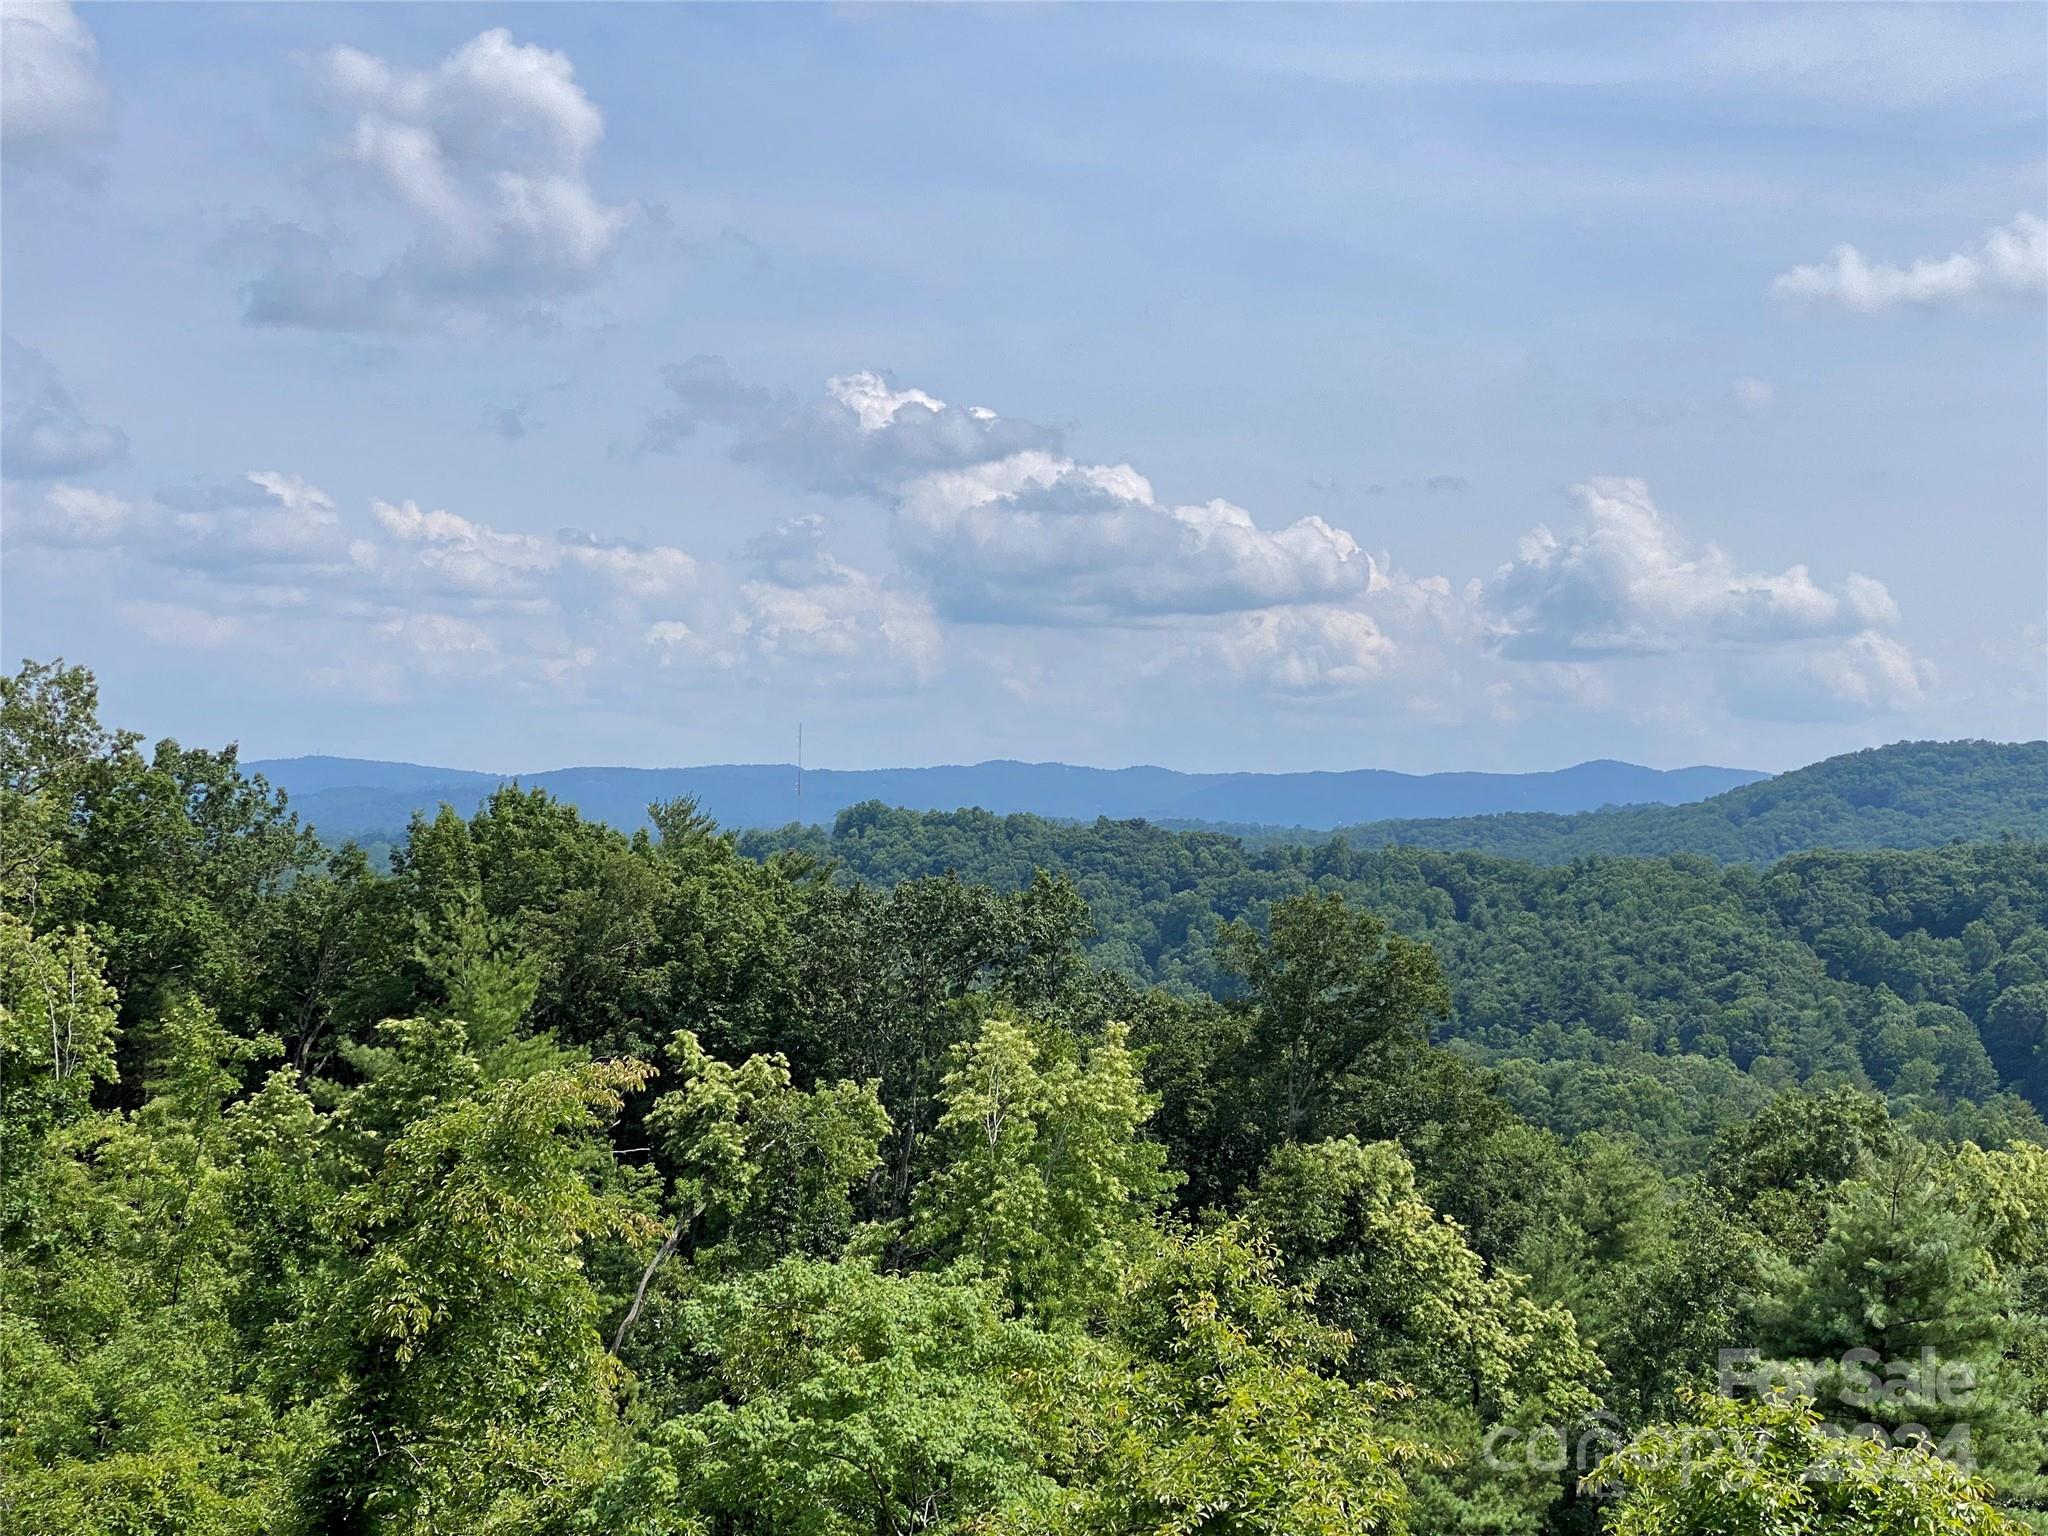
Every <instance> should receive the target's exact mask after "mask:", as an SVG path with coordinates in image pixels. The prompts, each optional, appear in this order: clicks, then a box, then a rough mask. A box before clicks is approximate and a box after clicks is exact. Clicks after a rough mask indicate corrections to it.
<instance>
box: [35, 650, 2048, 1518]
mask: <svg viewBox="0 0 2048 1536" xmlns="http://www.w3.org/2000/svg"><path fill="white" fill-rule="evenodd" d="M650 820H651V822H652V830H643V831H640V832H638V833H635V834H633V835H631V836H628V835H626V834H624V833H621V832H619V831H617V830H614V829H612V828H609V827H606V826H603V825H600V824H597V823H593V822H590V821H586V820H584V819H583V818H582V817H581V816H579V815H578V814H577V813H576V812H575V811H574V810H573V809H572V808H570V807H568V806H565V805H563V804H561V803H559V802H557V801H555V800H553V799H551V798H550V797H549V796H548V795H547V794H546V793H544V792H541V791H532V790H519V789H515V788H505V789H501V790H499V791H497V792H495V793H494V794H493V795H492V796H491V797H490V799H489V800H488V801H487V802H486V803H485V804H484V805H483V806H482V807H481V808H480V809H479V810H477V811H476V813H475V814H474V815H472V816H469V817H463V816H460V815H458V814H456V813H455V812H454V811H453V810H446V809H444V810H443V811H442V812H441V813H440V814H438V815H437V816H434V817H431V818H428V817H424V816H422V817H417V818H415V820H414V821H413V824H412V826H411V827H410V829H409V830H408V832H407V834H406V836H405V838H404V840H403V842H402V843H400V844H399V845H398V846H397V847H396V848H395V849H394V850H393V853H392V856H391V858H390V860H389V861H388V864H389V867H388V868H386V867H385V861H382V860H378V861H373V860H372V859H371V858H369V857H368V856H366V855H365V854H364V852H363V851H362V850H360V849H356V848H351V847H344V848H342V849H340V850H333V849H329V848H327V847H324V846H323V845H322V844H321V843H320V841H319V840H318V839H317V838H316V837H315V836H314V835H313V834H312V833H311V832H310V831H309V830H308V829H306V828H305V827H303V826H301V825H300V824H299V823H298V821H297V820H296V818H295V817H294V816H293V814H292V813H291V810H290V808H289V806H288V805H286V804H285V803H284V801H283V799H282V797H281V796H279V795H277V794H276V793H274V792H273V791H272V790H271V789H270V787H269V786H268V785H267V784H265V783H264V782H263V781H262V780H261V778H260V777H252V776H248V775H245V774H244V773H243V772H242V771H241V769H240V767H239V765H238V762H237V758H236V754H235V752H234V749H233V748H227V749H225V750H220V751H213V750H205V749H191V748H186V747H183V746H181V745H179V744H178V743H176V742H171V741H163V742H159V743H157V744H155V746H154V747H153V748H146V747H145V745H144V743H143V742H142V741H141V740H140V739H139V738H137V737H136V736H134V735H133V734H132V733H128V732H123V731H119V730H115V729H111V728H109V727H108V726H107V725H105V724H103V723H102V722H101V721H100V719H99V717H98V705H97V696H96V691H95V688H94V684H93V680H92V678H91V676H90V675H89V674H87V673H85V672H84V671H82V670H80V669H76V668H66V667H63V666H61V665H38V664H28V665H25V666H24V667H23V669H22V670H21V672H20V673H19V674H18V675H17V676H15V677H14V678H12V679H8V680H6V681H5V682H4V684H0V902H4V913H0V1264H4V1267H0V1377H4V1380H5V1383H6V1391H5V1393H4V1394H0V1523H4V1527H5V1529H7V1530H9V1531H22V1532H34V1533H42V1532H50V1533H57V1532H63V1533H101V1532H104V1533H109V1536H112V1533H117V1532H118V1533H135V1532H250V1533H258V1532H260V1533H293V1532H306V1533H314V1532H340V1533H349V1532H437V1533H439V1532H447V1533H457V1532H460V1533H469V1532H488V1531H514V1530H516V1531H521V1532H541V1533H548V1532H560V1533H565V1536H566V1533H571V1532H593V1533H596V1532H601V1533H626V1536H683V1533H693V1536H695V1533H702V1536H714V1533H716V1536H753V1533H764V1536H765V1533H769V1532H775V1533H796V1536H840V1533H846V1536H854V1533H860V1536H909V1533H912V1532H934V1533H937V1532H947V1533H966V1532H988V1533H1017V1536H1023V1533H1045V1536H1050V1533H1073V1536H1079V1533H1083V1532H1088V1533H1096V1532H1101V1533H1110V1536H1118V1533H1132V1536H1136V1533H1148V1536H1149V1533H1160V1536H1164V1533H1197V1532H1199V1533H1210V1536H1253V1533H1288V1536H1292V1533H1300V1536H1310V1533H1318V1536H1331V1533H1404V1532H1405V1533H1415V1536H1436V1533H1447V1536H1450V1533H1470V1536H1578V1533H1594V1532H1603V1531H1604V1532H1610V1533H1614V1536H1749V1533H1756V1536H1795V1533H1797V1536H1820V1533H1836V1532H1846V1533H1869V1536H1906V1533H1909V1532H1910V1533H1916V1536H1953V1533H1972V1536H1974V1533H2007V1536H2016V1533H2020V1532H2023V1531H2026V1530H2030V1529H2031V1530H2035V1531H2048V1435H2044V1430H2043V1424H2044V1419H2048V1137H2044V1135H2043V1132H2042V1128H2041V1122H2040V1119H2039V1117H2038V1114H2037V1110H2038V1108H2039V1107H2040V1106H2041V1105H2042V1104H2043V1103H2044V1102H2048V1079H2044V1066H2048V850H2044V848H2043V847H2042V845H2041V844H2040V843H2038V842H2027V841H2018V840H2005V841H1998V842H1989V843H1981V844H1977V845H1974V846H1959V847H1953V848H1939V849H1933V850H1928V851H1920V852H1907V853H1861V854H1848V853H1825V852H1809V853H1803V854H1800V855H1798V856H1796V857H1793V858H1789V859H1786V860H1784V861H1782V862H1779V863H1777V864H1775V865H1774V866H1772V867H1771V868H1769V869H1768V870H1754V869H1748V868H1724V867H1723V866H1721V865H1720V864H1717V863H1715V862H1714V861H1712V860H1710V859H1705V858H1696V857H1680V858H1671V859H1659V860H1613V859H1596V860H1587V861H1582V862H1579V863H1574V864H1571V865H1567V866H1562V867H1555V868H1542V867H1537V866H1535V865H1529V864H1514V863H1508V862H1505V861H1502V860H1499V859H1493V858H1485V857H1480V856H1477V855H1473V854H1456V853H1448V854H1447V853H1435V852H1428V851H1421V850H1413V849H1395V850H1377V851H1367V850H1361V849H1353V848H1350V847H1348V846H1346V845H1344V844H1343V843H1336V844H1332V845H1327V846H1324V847H1319V848H1284V847H1274V848H1266V849H1261V850H1257V851H1248V850H1247V849H1246V848H1245V846H1244V845H1242V844H1241V843H1239V842H1237V841H1235V840H1233V839H1230V838H1225V837H1220V836H1216V835H1213V834H1197V835H1177V834H1172V833H1167V832H1163V831H1160V830H1159V829H1156V828H1150V827H1145V826H1142V825H1133V824H1098V825H1097V826H1095V827H1071V826H1060V825H1058V824H1054V823H1046V822H1038V821H1034V820H1032V819H1031V818H1005V819H998V818H993V817H979V818H977V817H976V816H973V815H966V816H959V817H917V816H914V815H910V814H908V813H897V812H889V811H885V810H882V809H880V808H872V807H866V808H860V809H857V810H855V811H850V812H848V813H846V814H845V815H844V816H842V817H841V819H840V822H839V825H838V826H837V828H836V829H835V831H834V833H833V834H832V835H831V836H830V838H829V840H826V839H824V838H823V837H822V836H820V837H818V838H817V839H815V840H814V841H813V840H806V839H804V838H802V837H790V838H784V839H782V840H781V844H789V843H795V844H798V846H784V845H779V844H778V843H777V841H776V840H775V839H753V840H750V841H749V842H747V843H745V844H742V842H741V840H740V839H738V838H736V837H734V836H732V835H729V834H723V833H721V832H720V831H719V829H718V828H717V827H716V826H714V825H712V824H711V823H710V822H709V820H708V819H707V818H705V817H704V816H702V815H701V814H699V813H698V811H697V809H696V807H695V806H694V805H692V804H690V803H689V802H687V801H678V802H670V803H666V804H662V805H658V806H655V807H654V808H652V810H651V813H650Z"/></svg>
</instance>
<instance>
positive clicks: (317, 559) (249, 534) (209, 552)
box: [154, 470, 358, 580]
mask: <svg viewBox="0 0 2048 1536" xmlns="http://www.w3.org/2000/svg"><path fill="white" fill-rule="evenodd" d="M158 501H159V503H160V504H161V506H160V509H159V513H158V516H157V518H156V520H155V523H154V531H155V532H156V534H157V537H158V542H159V547H160V548H159V552H160V554H161V557H162V558H164V559H166V560H167V561H169V562H170V563H173V564H176V565H180V566H184V567H186V568H188V569H193V570H199V571H205V572H209V573H212V574H213V575H215V576H216V577H219V578H222V579H227V580H249V579H251V578H252V576H256V577H260V578H262V579H266V580H267V579H270V577H271V576H272V575H273V574H275V573H277V572H280V571H296V572H298V573H301V574H304V575H306V576H308V577H317V576H322V575H334V574H338V573H343V572H346V571H348V570H349V569H350V567H351V566H353V565H355V564H356V563H358V562H357V561H356V559H355V557H354V556H353V555H352V554H351V551H350V550H349V547H348V541H347V539H346V538H345V537H344V535H343V533H342V530H341V519H340V516H339V515H338V514H337V513H336V511H335V507H334V502H333V499H332V498H330V497H329V496H328V495H327V493H326V492H325V491H323V490H321V489H320V488H319V487H318V486H316V485H309V484H307V483H306V482H305V481H304V480H301V479H299V478H298V477H297V476H295V475H286V474H280V473H278V472H277V471H275V470H252V471H251V472H250V473H248V474H246V475H243V476H242V477H241V478H240V479H237V480H229V481H224V482H222V483H220V484H217V485H210V486H201V487H197V488H192V489H185V490H176V491H166V492H164V493H162V494H161V495H159V497H158Z"/></svg>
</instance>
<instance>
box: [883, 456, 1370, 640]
mask: <svg viewBox="0 0 2048 1536" xmlns="http://www.w3.org/2000/svg"><path fill="white" fill-rule="evenodd" d="M893 538H894V543H895V546H896V549H897V552H898V554H899V555H900V556H901V557H902V559H903V560H904V562H905V564H906V566H907V567H909V568H910V569H911V570H912V571H914V572H915V573H916V574H917V575H918V576H919V577H920V578H921V579H922V580H923V581H924V582H926V583H927V584H928V585H929V587H930V589H931V591H932V594H933V597H934V599H935V601H936V602H937V603H938V605H939V607H940V610H941V611H942V612H944V613H945V614H946V615H947V616H948V617H951V618H956V619H966V620H998V621H1006V622H1027V623H1067V624H1100V623H1127V622H1130V621H1133V620H1137V619H1144V618H1150V617H1157V616H1163V615H1172V614H1216V613H1236V612H1243V611H1246V610H1249V609H1256V608H1270V607H1274V606H1278V605H1287V604H1295V603H1310V602H1323V601H1329V600H1332V599H1338V598H1344V597H1356V596H1359V595H1362V594H1363V593H1364V592H1365V591H1366V590H1367V589H1368V588H1369V587H1370V586H1371V584H1372V579H1373V562H1372V559H1371V557H1370V556H1368V555H1367V554H1366V553H1365V551H1364V550H1363V549H1361V548H1360V547H1359V545H1358V543H1357V541H1356V540H1355V539H1353V538H1352V537H1351V535H1350V534H1348V533H1346V532H1344V530H1342V529H1341V528H1336V527H1333V526H1332V525H1331V524H1329V523H1327V522H1325V521H1324V520H1323V519H1322V518H1320V517H1304V518H1301V519H1300V520H1298V521H1296V522H1294V523H1290V524H1288V525H1287V526H1285V527H1282V528H1276V529H1265V528H1261V527H1259V525H1258V524H1257V522H1256V521H1255V520H1254V519H1253V517H1252V515H1251V514H1250V513H1249V512H1247V511H1245V509H1244V508H1242V507H1239V506H1234V505H1232V504H1231V503H1230V502H1227V501H1222V500H1216V501H1210V502H1206V503H1202V504H1200V505H1195V506H1175V505H1170V504H1166V503H1162V502H1161V501H1159V500H1158V499H1157V498H1156V497H1155V495H1154V494H1153V490H1152V486H1151V483H1150V482H1149V481H1147V480H1146V479H1145V477H1144V476H1143V475H1140V474H1138V473H1137V472H1136V471H1135V470H1133V469H1132V468H1131V467H1130V466H1129V465H1127V464H1116V465H1102V464H1078V463H1076V462H1075V461H1073V460H1072V459H1067V458H1059V457H1056V456H1054V455H1051V454H1045V453H1037V452H1030V453H1020V454H1016V455H1013V456H1011V457H1009V458H1006V459H1000V460H996V461H994V462H992V463H986V464H979V465H975V466H973V467H972V468H969V469H965V470H954V471H946V472H942V473H939V474H934V475H929V476H926V477H924V478H923V479H921V480H918V481H915V482H913V483H912V484H911V485H909V486H907V487H906V488H905V490H904V493H903V495H902V498H901V502H900V505H899V508H898V511H897V515H896V519H895V524H894V529H893Z"/></svg>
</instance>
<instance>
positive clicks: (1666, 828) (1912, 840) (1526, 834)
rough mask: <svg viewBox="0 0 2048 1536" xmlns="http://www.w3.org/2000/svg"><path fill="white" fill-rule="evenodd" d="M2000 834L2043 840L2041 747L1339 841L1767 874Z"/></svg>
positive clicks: (1935, 745)
mask: <svg viewBox="0 0 2048 1536" xmlns="http://www.w3.org/2000/svg"><path fill="white" fill-rule="evenodd" d="M1216 830H1239V831H1242V832H1244V833H1245V834H1246V835H1247V836H1248V837H1249V839H1250V840H1252V841H1257V842H1268V841H1279V842H1291V843H1316V842H1321V841H1324V840H1325V835H1324V834H1321V833H1310V832H1305V831H1302V830H1299V829H1294V828H1286V829H1281V828H1241V829H1227V828H1226V829H1216ZM2008 833H2009V834H2012V835H2014V836H2018V837H2031V838H2048V742H2044V741H2030V742H2011V743H2008V742H1995V741H1905V742H1899V743H1897V744H1896V745H1893V746H1889V747H1873V748H1871V749H1870V750H1869V751H1865V752H1852V753H1850V754H1848V755H1847V756H1846V757H1831V758H1829V759H1828V760H1827V761H1826V762H1822V763H1815V764H1814V765H1813V766H1811V767H1809V768H1799V769H1795V770H1793V771H1792V772H1790V773H1782V774H1779V775H1778V776H1777V777H1776V778H1771V779H1764V780H1761V781H1759V782H1757V783H1754V784H1745V785H1743V786H1741V787H1740V788H1737V789H1730V790H1727V791H1725V792H1724V793H1721V794H1718V795H1715V796H1713V797H1711V798H1710V799H1706V800H1701V801H1697V802H1695V803H1693V804H1690V805H1627V806H1623V805H1617V806H1613V807H1609V808H1606V809H1602V810H1594V811H1584V812H1580V813H1577V814H1573V815H1551V814H1545V813H1542V812H1508V813H1505V814H1502V815H1498V816H1463V817H1453V818H1449V819H1436V820H1420V821H1417V820H1391V821H1374V822H1371V823H1369V824H1367V825H1364V826H1352V827H1343V828H1340V829H1339V830H1338V831H1337V833H1336V834H1335V835H1337V836H1339V837H1341V838H1343V839H1344V840H1345V841H1347V842H1351V843H1355V844H1357V845H1358V846H1360V847H1365V848H1377V847H1381V846H1383V845H1385V844H1387V843H1406V844H1412V845H1415V846H1418V847H1423V848H1458V849H1470V850H1472V851H1473V852H1477V853H1493V854H1499V855H1500V856H1501V857H1503V858H1512V859H1531V860H1534V861H1535V862H1537V863H1540V864H1561V863H1564V862H1566V861H1567V860H1570V859H1578V858H1584V857H1586V856H1587V855H1589V854H1603V853H1604V854H1670V853H1697V854H1703V855H1705V856H1706V857H1708V858H1710V859H1719V860H1721V861H1723V862H1724V863H1731V864H1768V863H1770V862H1771V861H1773V860H1775V859H1780V858H1783V857H1784V856H1785V855H1786V854H1788V853H1799V852H1802V851H1804V850H1805V849H1808V848H1933V847H1938V846H1939V845H1941V844H1943V843H1950V842H1955V841H1957V840H1959V839H1972V838H1975V839H1983V838H1995V837H2001V836H2004V835H2006V834H2008Z"/></svg>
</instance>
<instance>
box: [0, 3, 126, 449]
mask: <svg viewBox="0 0 2048 1536" xmlns="http://www.w3.org/2000/svg"><path fill="white" fill-rule="evenodd" d="M9 14H10V15H11V14H12V13H11V12H10V13H9ZM10 67H11V66H10ZM0 397H4V398H5V401H6V422H5V425H4V426H0V472H4V473H5V474H6V475H7V476H8V478H10V479H17V480H46V479H53V478H55V477H57V476H60V475H83V474H90V473H91V472H92V471H93V470H96V469H104V468H105V467H106V466H107V465H109V464H112V463H115V462H117V461H119V460H120V459H122V458H125V457H126V456H127V453H128V434H127V433H125V432H123V431H122V430H121V429H120V428H119V427H116V426H109V425H107V424H106V423H104V422H95V421H90V420H88V419H87V418H86V416H85V413H84V412H83V411H81V410H80V409H79V408H78V405H77V403H76V402H75V401H73V400H72V398H71V396H70V395H69V394H68V393H66V392H65V389H64V384H63V381H62V380H60V379H59V378H58V377H57V371H56V369H54V368H53V367H51V366H50V362H49V359H47V358H46V357H44V356H43V354H42V353H40V352H38V351H37V350H36V349H35V348H34V347H27V346H23V345H22V344H21V343H20V342H17V341H16V340H15V339H14V338H13V337H11V336H9V337H6V338H4V339H0Z"/></svg>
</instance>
